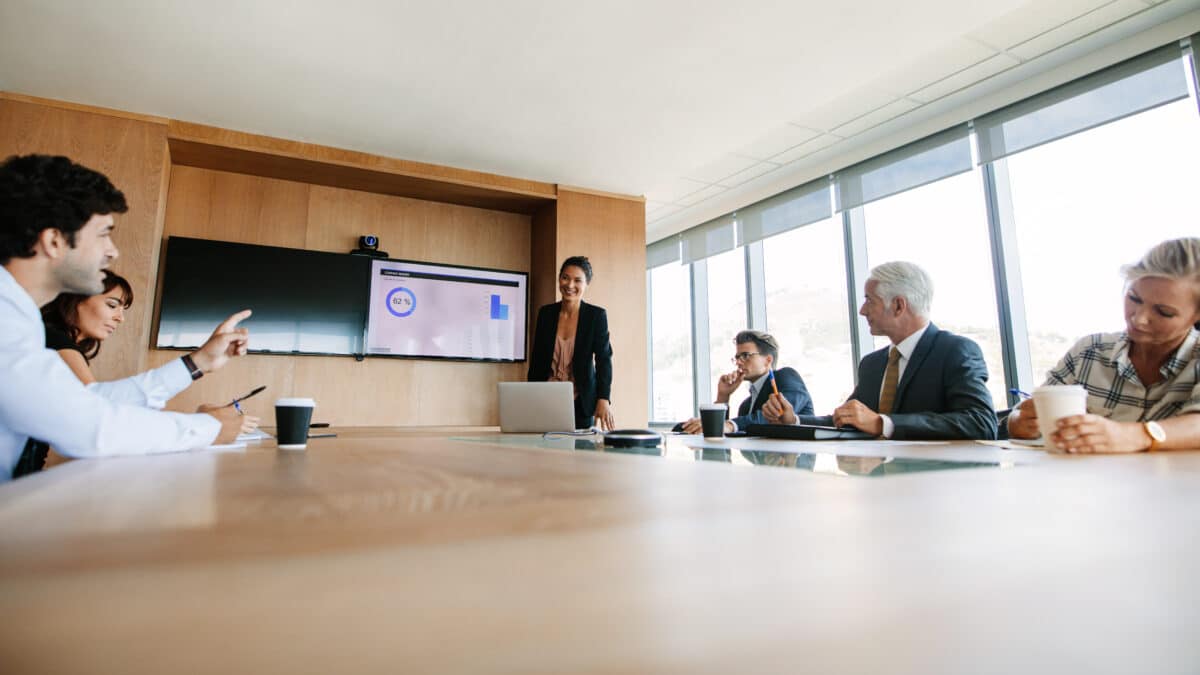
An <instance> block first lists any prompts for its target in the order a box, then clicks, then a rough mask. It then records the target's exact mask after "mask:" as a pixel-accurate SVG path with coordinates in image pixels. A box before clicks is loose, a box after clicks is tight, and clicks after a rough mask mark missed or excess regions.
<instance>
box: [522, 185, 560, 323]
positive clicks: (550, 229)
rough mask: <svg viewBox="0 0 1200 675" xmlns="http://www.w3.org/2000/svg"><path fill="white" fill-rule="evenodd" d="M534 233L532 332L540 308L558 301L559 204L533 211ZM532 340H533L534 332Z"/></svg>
mask: <svg viewBox="0 0 1200 675" xmlns="http://www.w3.org/2000/svg"><path fill="white" fill-rule="evenodd" d="M531 230H532V232H531V236H530V253H529V256H530V260H529V276H530V280H529V287H530V294H529V298H530V305H532V307H531V309H530V312H531V314H532V316H530V317H529V321H530V324H529V326H530V333H532V331H533V321H534V320H535V319H536V318H537V310H538V308H539V307H541V306H543V305H548V304H550V303H552V302H557V301H558V266H559V264H560V261H559V260H558V205H557V204H551V205H549V206H545V207H543V208H542V209H540V210H539V211H538V212H537V213H535V214H533V222H532V226H531ZM529 339H530V342H532V340H533V336H532V334H531V335H530V338H529Z"/></svg>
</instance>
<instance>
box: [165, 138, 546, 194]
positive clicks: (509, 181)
mask: <svg viewBox="0 0 1200 675" xmlns="http://www.w3.org/2000/svg"><path fill="white" fill-rule="evenodd" d="M169 134H170V138H171V140H172V141H173V142H176V141H189V142H192V143H194V144H200V145H206V146H209V152H213V153H215V152H216V151H217V150H218V149H219V148H222V147H224V148H231V149H239V150H245V151H250V152H264V153H267V154H270V155H274V156H277V157H284V158H294V159H306V160H312V161H317V162H323V163H326V164H329V165H335V166H341V167H345V168H351V167H359V168H364V169H375V170H379V171H386V172H389V173H394V174H397V175H408V176H414V177H426V178H435V179H437V180H439V181H440V182H444V183H452V184H460V185H472V186H480V187H491V188H499V189H502V190H505V191H508V192H511V193H513V194H527V195H531V196H539V197H545V198H549V199H554V195H555V194H556V190H555V187H554V185H553V184H551V183H544V182H541V181H534V180H526V179H523V178H512V177H510V176H501V175H498V174H493V173H485V172H482V171H472V170H469V169H458V168H455V167H450V166H441V165H437V164H426V163H424V162H414V161H412V160H407V159H398V158H395V157H384V156H381V155H372V154H368V153H365V152H358V151H355V150H345V149H342V148H334V147H330V146H326V145H316V144H313V143H304V142H302V141H292V140H288V139H284V138H274V137H271V136H260V135H257V134H251V133H246V132H242V131H233V130H231V129H222V128H219V127H211V126H206V125H203V124H194V123H191V122H182V121H179V120H170V122H169Z"/></svg>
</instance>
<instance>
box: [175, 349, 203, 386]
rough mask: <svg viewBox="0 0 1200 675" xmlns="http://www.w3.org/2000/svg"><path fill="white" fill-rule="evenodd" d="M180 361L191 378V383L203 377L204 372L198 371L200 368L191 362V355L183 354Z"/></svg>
mask: <svg viewBox="0 0 1200 675" xmlns="http://www.w3.org/2000/svg"><path fill="white" fill-rule="evenodd" d="M180 360H181V361H183V365H184V367H185V368H187V369H188V375H191V376H192V380H193V381H194V380H198V379H200V378H202V377H204V371H203V370H200V367H199V366H197V365H196V362H195V361H193V360H192V355H191V354H184V355H183V357H182V359H180Z"/></svg>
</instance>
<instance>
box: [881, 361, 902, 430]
mask: <svg viewBox="0 0 1200 675" xmlns="http://www.w3.org/2000/svg"><path fill="white" fill-rule="evenodd" d="M899 382H900V350H899V349H896V348H895V347H892V349H891V351H889V352H888V362H887V370H885V371H883V391H881V392H879V414H880V415H888V414H891V412H892V406H893V405H894V404H895V403H896V385H897V384H899Z"/></svg>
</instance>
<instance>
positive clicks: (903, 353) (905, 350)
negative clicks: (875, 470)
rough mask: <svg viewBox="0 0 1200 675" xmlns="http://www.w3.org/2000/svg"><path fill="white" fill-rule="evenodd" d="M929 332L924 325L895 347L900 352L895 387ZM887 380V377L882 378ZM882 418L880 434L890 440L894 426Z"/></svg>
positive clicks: (881, 389)
mask: <svg viewBox="0 0 1200 675" xmlns="http://www.w3.org/2000/svg"><path fill="white" fill-rule="evenodd" d="M927 330H929V324H925V325H924V326H921V327H920V328H919V329H917V332H915V333H913V334H912V335H909V336H908V337H906V338H904V339H903V340H901V341H900V344H898V345H896V349H897V350H898V351H899V352H900V362H899V363H897V364H896V372H897V376H896V387H897V388H899V386H900V382H901V380H903V379H904V369H905V368H907V367H908V359H909V357H910V356H912V353H913V352H914V351H916V349H917V343H918V342H920V341H921V336H922V335H924V334H925V331H927ZM883 379H884V380H887V377H884V378H883ZM879 396H880V398H883V385H880V386H879ZM880 417H882V418H883V433H882V434H880V435H881V436H883V437H884V438H891V437H892V434H893V433H895V431H896V424H895V422H892V418H891V417H888V416H887V415H880Z"/></svg>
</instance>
